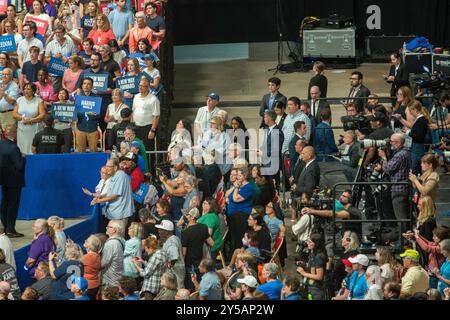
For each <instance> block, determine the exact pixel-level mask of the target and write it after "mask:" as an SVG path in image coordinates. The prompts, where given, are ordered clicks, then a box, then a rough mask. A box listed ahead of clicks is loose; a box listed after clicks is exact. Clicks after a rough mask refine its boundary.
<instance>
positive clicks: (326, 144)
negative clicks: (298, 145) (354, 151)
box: [314, 109, 338, 162]
mask: <svg viewBox="0 0 450 320" xmlns="http://www.w3.org/2000/svg"><path fill="white" fill-rule="evenodd" d="M320 119H321V120H322V122H320V123H319V124H318V125H317V127H316V130H315V131H316V132H315V135H314V136H315V139H314V141H315V144H314V146H315V150H316V151H317V154H318V155H319V156H318V157H317V161H322V160H323V159H325V161H327V162H328V161H334V160H333V158H332V157H331V156H332V155H333V154H336V153H337V152H338V148H337V147H336V142H335V140H334V133H333V130H332V129H331V110H329V109H323V110H322V113H321V115H320ZM325 155H329V156H325Z"/></svg>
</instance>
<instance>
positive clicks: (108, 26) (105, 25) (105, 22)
mask: <svg viewBox="0 0 450 320" xmlns="http://www.w3.org/2000/svg"><path fill="white" fill-rule="evenodd" d="M98 18H101V19H102V20H103V28H102V31H108V30H109V29H111V23H110V22H109V20H108V17H107V16H106V15H105V14H103V13H100V14H99V15H97V16H96V17H95V23H94V26H93V27H92V29H93V30H98V26H97V19H98Z"/></svg>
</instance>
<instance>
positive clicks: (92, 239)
mask: <svg viewBox="0 0 450 320" xmlns="http://www.w3.org/2000/svg"><path fill="white" fill-rule="evenodd" d="M86 242H87V243H88V249H89V251H92V252H96V253H99V252H100V250H101V249H102V242H101V241H100V239H99V238H98V237H97V236H95V235H93V234H91V235H90V236H89V238H87V239H86Z"/></svg>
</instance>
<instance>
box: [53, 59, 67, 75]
mask: <svg viewBox="0 0 450 320" xmlns="http://www.w3.org/2000/svg"><path fill="white" fill-rule="evenodd" d="M68 68H69V65H68V64H67V63H64V62H62V60H61V59H58V58H54V57H52V58H51V59H50V62H49V63H48V73H50V74H54V75H56V76H58V77H62V76H63V75H64V71H66V69H68Z"/></svg>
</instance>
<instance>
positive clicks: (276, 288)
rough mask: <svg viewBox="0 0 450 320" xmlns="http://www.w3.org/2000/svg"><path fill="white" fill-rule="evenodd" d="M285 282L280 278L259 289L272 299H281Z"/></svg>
mask: <svg viewBox="0 0 450 320" xmlns="http://www.w3.org/2000/svg"><path fill="white" fill-rule="evenodd" d="M282 288H283V282H281V281H280V280H275V281H270V282H267V283H265V284H262V285H260V286H259V287H258V289H257V290H258V291H259V292H262V293H265V294H266V296H268V297H269V299H270V300H280V298H281V289H282Z"/></svg>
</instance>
